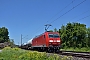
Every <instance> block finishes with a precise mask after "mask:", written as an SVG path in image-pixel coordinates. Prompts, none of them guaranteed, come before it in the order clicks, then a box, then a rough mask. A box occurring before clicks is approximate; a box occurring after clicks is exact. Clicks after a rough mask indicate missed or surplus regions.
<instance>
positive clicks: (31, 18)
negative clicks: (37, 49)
mask: <svg viewBox="0 0 90 60" xmlns="http://www.w3.org/2000/svg"><path fill="white" fill-rule="evenodd" d="M68 22H79V23H84V24H86V25H87V27H90V0H0V27H3V26H4V27H6V28H8V30H9V36H10V39H14V41H15V44H20V39H21V34H22V35H23V36H22V37H23V43H26V42H27V41H28V40H30V39H31V38H33V37H35V36H36V35H39V34H41V33H43V32H44V31H45V30H44V28H45V26H44V25H45V24H51V25H52V26H51V27H50V28H49V30H53V29H54V28H57V29H59V28H60V27H61V26H62V25H65V24H67V23H68Z"/></svg>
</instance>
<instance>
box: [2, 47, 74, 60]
mask: <svg viewBox="0 0 90 60" xmlns="http://www.w3.org/2000/svg"><path fill="white" fill-rule="evenodd" d="M71 59H73V58H72V57H71V56H68V57H67V56H64V57H60V56H59V55H57V54H54V55H53V54H51V55H47V54H46V53H45V52H37V51H33V52H32V51H27V50H22V49H19V48H10V47H6V48H4V49H2V52H0V60H71Z"/></svg>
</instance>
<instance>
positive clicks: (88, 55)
mask: <svg viewBox="0 0 90 60" xmlns="http://www.w3.org/2000/svg"><path fill="white" fill-rule="evenodd" d="M60 52H61V53H56V54H59V55H66V56H72V57H79V58H85V59H88V60H90V52H75V51H60Z"/></svg>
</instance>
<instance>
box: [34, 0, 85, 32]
mask: <svg viewBox="0 0 90 60" xmlns="http://www.w3.org/2000/svg"><path fill="white" fill-rule="evenodd" d="M74 1H75V0H73V2H74ZM85 1H86V0H83V1H82V2H80V3H79V4H77V5H76V6H73V7H72V8H71V9H70V10H68V11H66V12H65V13H64V14H62V15H61V16H59V17H58V18H56V19H55V20H53V21H51V22H50V24H51V23H53V22H55V21H56V20H58V19H59V18H61V17H62V16H64V15H66V14H67V13H69V12H70V11H72V10H73V9H75V8H76V7H78V6H79V5H81V4H82V3H84V2H85ZM73 2H72V3H73ZM70 4H71V3H70ZM70 4H68V5H67V6H66V7H64V8H63V9H62V10H61V11H63V10H64V9H65V8H67V7H68V6H69V5H70ZM61 11H60V12H61ZM60 12H59V13H60ZM56 15H58V13H57V14H56ZM56 15H55V16H56ZM55 16H53V17H55ZM53 17H52V18H53ZM52 18H51V19H52ZM49 21H50V20H48V21H47V22H49ZM47 22H46V23H47ZM40 27H41V26H40ZM38 29H40V28H38ZM40 30H41V29H40ZM40 30H38V31H40ZM38 31H36V32H35V33H37V32H38Z"/></svg>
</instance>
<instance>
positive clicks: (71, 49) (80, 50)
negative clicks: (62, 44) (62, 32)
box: [61, 47, 90, 52]
mask: <svg viewBox="0 0 90 60" xmlns="http://www.w3.org/2000/svg"><path fill="white" fill-rule="evenodd" d="M61 50H65V51H77V52H90V48H86V47H83V48H63V49H61Z"/></svg>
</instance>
